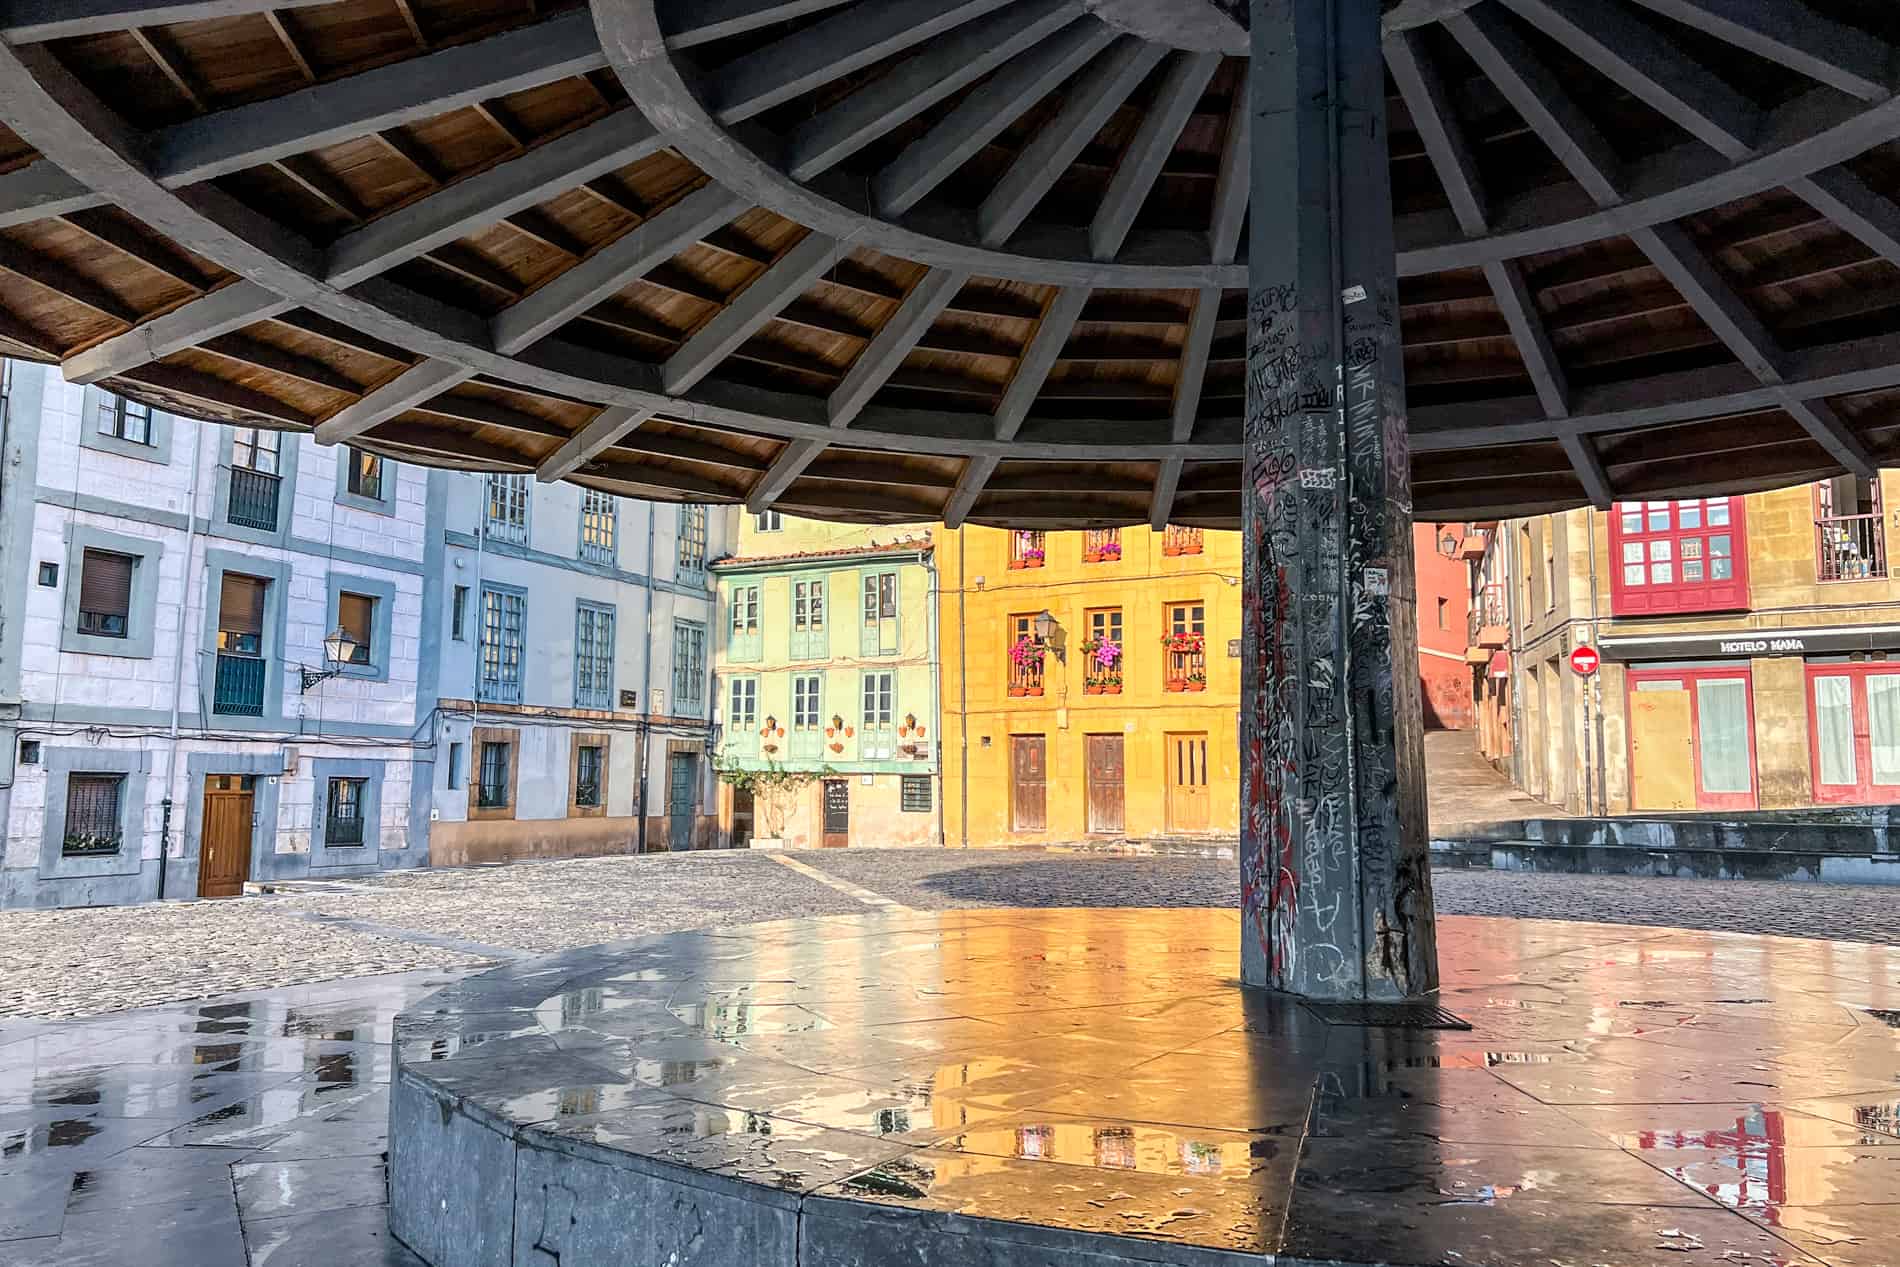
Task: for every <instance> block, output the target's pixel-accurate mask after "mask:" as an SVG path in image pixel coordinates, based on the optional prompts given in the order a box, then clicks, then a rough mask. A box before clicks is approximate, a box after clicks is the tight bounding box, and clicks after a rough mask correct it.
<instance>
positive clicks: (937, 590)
mask: <svg viewBox="0 0 1900 1267" xmlns="http://www.w3.org/2000/svg"><path fill="white" fill-rule="evenodd" d="M924 571H925V573H926V575H928V576H929V577H930V600H929V602H928V603H926V604H925V608H926V619H927V621H928V625H929V629H930V645H929V650H928V654H929V656H930V709H931V719H930V724H931V725H932V726H934V727H935V728H936V729H934V730H933V731H931V733H932V734H934V735H936V736H937V797H936V800H937V848H939V849H941V848H943V845H944V826H943V817H944V809H943V674H942V660H943V657H942V653H941V652H940V650H939V648H938V642H937V639H938V638H939V636H940V635H941V628H940V624H941V622H940V621H939V619H938V614H937V605H938V604H939V603H940V602H942V600H943V586H942V585H941V584H940V581H941V574H940V573H939V572H938V571H937V552H936V551H935V550H926V551H925V552H924Z"/></svg>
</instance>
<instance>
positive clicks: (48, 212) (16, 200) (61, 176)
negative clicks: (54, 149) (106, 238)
mask: <svg viewBox="0 0 1900 1267" xmlns="http://www.w3.org/2000/svg"><path fill="white" fill-rule="evenodd" d="M105 201H106V200H105V199H104V198H102V197H100V196H99V195H98V194H96V193H94V192H93V191H92V190H90V189H88V188H86V187H85V186H84V185H82V184H80V183H79V182H78V181H76V180H74V179H73V178H72V177H71V176H68V175H67V174H66V173H65V172H63V171H61V170H60V169H59V168H58V167H55V166H54V165H53V164H52V163H50V162H48V161H47V160H46V159H43V158H37V159H34V160H33V161H32V162H30V163H28V164H27V165H26V166H25V167H20V168H15V169H14V170H13V171H10V172H7V173H5V174H4V175H0V229H11V228H13V227H14V226H15V225H20V224H31V223H32V222H33V221H35V220H44V219H46V218H47V217H48V216H64V215H71V214H72V213H73V212H76V211H84V210H86V209H88V208H90V207H99V206H104V205H105Z"/></svg>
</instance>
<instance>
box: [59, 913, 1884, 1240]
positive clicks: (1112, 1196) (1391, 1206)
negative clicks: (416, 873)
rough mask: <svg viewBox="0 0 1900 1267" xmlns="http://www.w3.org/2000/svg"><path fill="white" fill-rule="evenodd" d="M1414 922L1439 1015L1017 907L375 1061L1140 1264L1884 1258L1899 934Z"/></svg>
mask: <svg viewBox="0 0 1900 1267" xmlns="http://www.w3.org/2000/svg"><path fill="white" fill-rule="evenodd" d="M1439 928H1440V937H1441V944H1440V951H1441V959H1442V962H1443V970H1444V991H1443V995H1442V999H1441V1001H1442V1002H1443V1003H1444V1005H1445V1006H1446V1007H1448V1008H1450V1009H1451V1010H1452V1011H1454V1012H1455V1013H1457V1014H1458V1015H1459V1016H1460V1017H1462V1018H1464V1019H1465V1020H1467V1021H1469V1022H1470V1023H1471V1026H1472V1028H1471V1029H1470V1030H1468V1031H1459V1030H1435V1031H1416V1030H1394V1029H1374V1028H1356V1027H1346V1026H1339V1025H1330V1024H1328V1023H1326V1022H1325V1021H1322V1020H1321V1019H1319V1018H1318V1017H1317V1016H1316V1015H1315V1014H1314V1013H1313V1012H1311V1011H1309V1010H1307V1009H1305V1008H1303V1007H1301V1006H1299V1005H1298V1004H1297V1003H1294V1002H1291V1001H1288V1000H1285V999H1281V998H1276V997H1273V996H1269V995H1265V994H1262V993H1257V992H1247V991H1242V990H1240V989H1238V988H1237V987H1236V986H1235V985H1234V984H1233V982H1234V979H1235V977H1236V975H1237V970H1238V964H1237V949H1238V938H1239V935H1240V930H1239V921H1238V918H1237V916H1235V915H1234V914H1233V913H1231V912H1224V911H1207V910H1167V911H1162V910H1153V911H1109V910H1088V911H1077V910H1039V911H1026V910H1019V911H945V912H935V913H917V912H913V913H906V914H903V915H892V916H868V917H849V918H831V919H821V920H805V921H785V922H780V923H776V924H767V925H758V926H754V927H751V928H743V929H727V930H716V931H707V932H701V933H684V934H674V935H671V936H667V937H662V938H656V939H652V940H649V941H645V942H639V943H629V944H624V945H619V946H614V947H600V948H592V949H587V950H580V951H573V952H568V953H565V954H562V955H559V956H555V957H552V958H547V959H540V960H532V961H524V962H521V963H517V964H514V965H510V966H508V967H505V968H502V969H498V970H496V971H494V972H490V973H486V974H482V975H479V976H472V977H469V978H467V979H465V980H463V981H461V982H460V983H459V984H457V985H455V986H452V987H450V988H449V989H447V990H445V991H443V992H442V993H440V994H437V995H434V996H432V997H431V998H430V999H428V1000H427V1001H425V1002H424V1003H423V1004H422V1005H421V1006H419V1007H418V1008H417V1009H415V1010H413V1011H412V1012H410V1013H409V1014H407V1015H406V1016H405V1017H404V1018H402V1019H401V1020H400V1021H398V1023H397V1025H396V1027H395V1030H394V1034H395V1039H396V1043H397V1049H398V1052H399V1056H400V1062H401V1065H402V1068H403V1070H404V1076H405V1077H408V1076H409V1075H410V1074H413V1075H415V1076H417V1077H419V1078H421V1079H424V1080H426V1081H427V1082H428V1083H430V1084H432V1085H433V1086H434V1087H435V1088H437V1089H438V1090H439V1092H441V1093H442V1094H444V1095H446V1096H448V1097H450V1098H452V1099H454V1100H456V1101H458V1102H460V1103H461V1104H462V1105H464V1106H465V1107H467V1108H468V1109H470V1110H471V1111H474V1112H476V1113H478V1114H479V1115H480V1116H481V1117H482V1119H483V1120H487V1121H494V1120H497V1119H499V1120H500V1121H502V1122H504V1123H508V1124H511V1125H510V1129H513V1130H514V1131H515V1132H516V1133H517V1137H518V1138H522V1139H532V1140H533V1141H535V1143H536V1144H537V1145H545V1144H548V1143H550V1142H552V1143H554V1144H556V1146H557V1149H558V1148H565V1147H579V1148H584V1149H587V1150H588V1155H590V1156H598V1155H599V1151H600V1150H601V1149H609V1150H618V1151H620V1152H625V1153H633V1154H638V1155H641V1156H644V1157H650V1158H656V1159H660V1160H663V1161H668V1162H673V1163H677V1164H679V1165H683V1166H689V1167H693V1168H696V1169H699V1170H702V1171H706V1172H710V1173H712V1174H715V1175H720V1176H726V1177H730V1178H735V1179H739V1180H743V1181H747V1182H749V1183H752V1184H757V1185H762V1186H764V1187H767V1188H772V1189H777V1190H779V1191H780V1192H790V1193H795V1194H800V1195H802V1196H805V1197H813V1198H825V1197H832V1198H847V1199H850V1200H852V1201H855V1202H860V1203H870V1204H871V1205H875V1206H879V1207H883V1208H885V1209H886V1210H887V1211H890V1210H910V1211H918V1212H950V1213H955V1214H959V1215H964V1216H971V1217H975V1218H981V1219H993V1220H1001V1221H1004V1222H1006V1223H1012V1224H1023V1223H1034V1224H1039V1225H1042V1226H1044V1227H1051V1228H1055V1229H1059V1230H1060V1231H1061V1232H1062V1233H1064V1234H1066V1235H1069V1236H1071V1237H1081V1238H1084V1239H1085V1240H1086V1239H1087V1238H1089V1237H1093V1236H1112V1237H1116V1238H1132V1239H1133V1242H1137V1243H1145V1244H1146V1245H1147V1247H1148V1249H1147V1250H1143V1251H1141V1252H1139V1253H1131V1254H1130V1255H1129V1257H1131V1258H1141V1259H1143V1260H1146V1259H1148V1258H1149V1257H1150V1251H1154V1253H1156V1254H1157V1255H1158V1254H1160V1253H1161V1251H1160V1250H1159V1248H1158V1247H1157V1246H1156V1243H1157V1242H1161V1243H1165V1244H1166V1245H1168V1246H1171V1247H1173V1248H1171V1249H1169V1250H1168V1251H1166V1252H1167V1253H1168V1254H1173V1253H1175V1252H1177V1251H1179V1252H1183V1253H1185V1252H1187V1251H1188V1249H1189V1247H1203V1248H1205V1249H1206V1250H1210V1251H1219V1252H1224V1253H1226V1254H1232V1255H1234V1259H1233V1261H1236V1262H1238V1261H1242V1260H1243V1258H1244V1256H1249V1255H1260V1254H1276V1255H1281V1256H1283V1257H1282V1259H1281V1261H1286V1260H1287V1259H1295V1260H1298V1261H1301V1262H1314V1263H1380V1264H1387V1263H1390V1264H1419V1265H1421V1267H1422V1265H1423V1264H1458V1265H1459V1267H1480V1265H1483V1264H1496V1265H1498V1267H1503V1265H1505V1264H1512V1265H1515V1264H1527V1265H1528V1264H1536V1265H1537V1267H1552V1265H1556V1267H1602V1265H1608V1264H1613V1265H1615V1267H1625V1265H1628V1264H1648V1263H1662V1264H1669V1265H1671V1267H1685V1265H1686V1267H1701V1265H1704V1264H1708V1265H1713V1264H1754V1265H1755V1267H1773V1265H1775V1264H1790V1265H1792V1264H1799V1265H1801V1267H1814V1265H1815V1264H1831V1265H1833V1267H1882V1265H1887V1267H1891V1265H1893V1264H1900V949H1894V948H1889V947H1881V946H1872V945H1865V944H1859V943H1844V942H1820V941H1802V940H1796V939H1790V938H1773V937H1756V936H1748V935H1740V934H1725V933H1708V932H1685V931H1678V930H1669V929H1642V928H1630V927H1622V926H1610V925H1595V924H1580V923H1565V922H1557V921H1516V920H1499V919H1484V918H1460V917H1449V918H1445V919H1443V920H1441V922H1440V926H1439ZM549 1137H552V1138H551V1140H550V1139H549ZM204 1142H206V1143H208V1144H217V1143H221V1142H224V1141H223V1140H222V1139H221V1138H220V1139H206V1140H205V1141H204ZM524 1155H525V1154H524ZM353 1178H355V1176H354V1175H353V1174H352V1173H351V1172H348V1171H347V1170H346V1171H344V1172H343V1173H341V1174H339V1175H336V1176H326V1181H328V1182H334V1183H335V1184H337V1185H339V1186H340V1187H341V1188H343V1189H346V1190H347V1188H348V1184H349V1183H350V1182H351V1181H352V1180H353ZM400 1181H401V1180H400V1176H399V1177H398V1182H399V1183H400ZM312 1182H315V1180H314V1179H313V1180H312ZM260 1190H261V1188H260ZM237 1191H238V1198H239V1202H240V1205H242V1203H243V1200H244V1195H245V1186H244V1183H243V1181H242V1180H241V1179H240V1181H239V1185H238V1189H237ZM27 1208H29V1209H31V1208H36V1207H33V1206H32V1205H31V1203H27ZM269 1208H270V1207H260V1206H257V1205H253V1206H252V1208H251V1217H252V1218H254V1219H267V1218H270V1217H271V1216H270V1215H269V1214H268V1213H267V1210H268V1209H269ZM825 1208H826V1210H827V1214H826V1217H827V1218H830V1217H833V1214H832V1213H831V1212H833V1211H835V1209H836V1207H835V1206H826V1207H825ZM69 1217H70V1216H69ZM917 1235H918V1236H920V1237H921V1236H925V1235H927V1233H925V1232H922V1231H920V1232H918V1233H917ZM1115 1243H1116V1244H1120V1245H1123V1246H1126V1245H1128V1244H1130V1243H1131V1242H1130V1241H1129V1240H1128V1239H1123V1240H1120V1241H1118V1242H1115ZM1077 1245H1078V1247H1079V1245H1080V1242H1077ZM1109 1252H1110V1254H1111V1256H1110V1257H1109V1258H1106V1259H1103V1260H1101V1261H1105V1262H1110V1261H1119V1260H1118V1259H1115V1258H1114V1257H1113V1256H1112V1255H1113V1253H1115V1252H1120V1251H1114V1250H1110V1251H1109ZM273 1261H276V1260H273ZM516 1261H517V1262H522V1261H525V1260H523V1259H521V1258H519V1257H517V1259H516ZM534 1261H537V1262H538V1261H540V1260H538V1259H536V1260H534ZM915 1261H917V1262H920V1263H936V1262H938V1261H940V1260H939V1259H938V1258H936V1257H931V1256H929V1255H927V1254H925V1253H923V1251H921V1250H920V1251H919V1256H917V1257H916V1258H915ZM942 1261H950V1260H949V1259H944V1260H942ZM956 1261H959V1262H960V1261H962V1260H961V1259H957V1260H956ZM1037 1261H1042V1260H1041V1259H1038V1260H1037ZM1050 1261H1056V1260H1055V1259H1051V1260H1050ZM1061 1261H1068V1260H1067V1259H1063V1260H1061ZM1091 1261H1094V1260H1091ZM1181 1261H1185V1259H1183V1260H1181ZM1223 1261H1225V1260H1224V1259H1223ZM443 1267H446V1265H443Z"/></svg>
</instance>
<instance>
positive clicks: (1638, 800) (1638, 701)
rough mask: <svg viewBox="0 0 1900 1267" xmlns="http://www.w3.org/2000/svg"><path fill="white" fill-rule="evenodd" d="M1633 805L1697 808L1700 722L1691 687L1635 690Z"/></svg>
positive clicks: (1632, 712) (1632, 713) (1632, 701)
mask: <svg viewBox="0 0 1900 1267" xmlns="http://www.w3.org/2000/svg"><path fill="white" fill-rule="evenodd" d="M1629 698H1630V781H1631V787H1630V808H1631V809H1664V810H1668V809H1694V808H1695V807H1696V800H1695V725H1694V720H1693V718H1692V715H1691V713H1690V708H1689V692H1688V691H1686V690H1649V691H1631V692H1630V697H1629Z"/></svg>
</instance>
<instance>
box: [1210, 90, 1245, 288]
mask: <svg viewBox="0 0 1900 1267" xmlns="http://www.w3.org/2000/svg"><path fill="white" fill-rule="evenodd" d="M1252 180H1253V103H1252V101H1251V99H1250V98H1249V96H1248V91H1247V84H1246V81H1245V80H1242V81H1241V83H1240V84H1239V86H1238V87H1236V88H1235V90H1234V100H1233V103H1232V105H1231V107H1230V108H1229V109H1228V111H1227V139H1226V143H1225V145H1224V147H1223V148H1222V150H1221V158H1220V175H1219V176H1218V177H1217V178H1216V179H1215V181H1214V215H1213V219H1212V220H1211V221H1210V222H1209V224H1208V226H1207V244H1208V257H1209V258H1210V259H1212V260H1213V261H1214V263H1216V264H1231V263H1233V262H1234V257H1235V256H1236V255H1238V254H1239V253H1240V230H1241V226H1243V225H1244V224H1246V222H1247V203H1248V201H1249V200H1250V199H1251V197H1252V195H1253V185H1252ZM1214 293H1215V300H1216V306H1218V301H1219V297H1220V291H1219V290H1218V289H1216V290H1215V292H1214Z"/></svg>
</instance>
